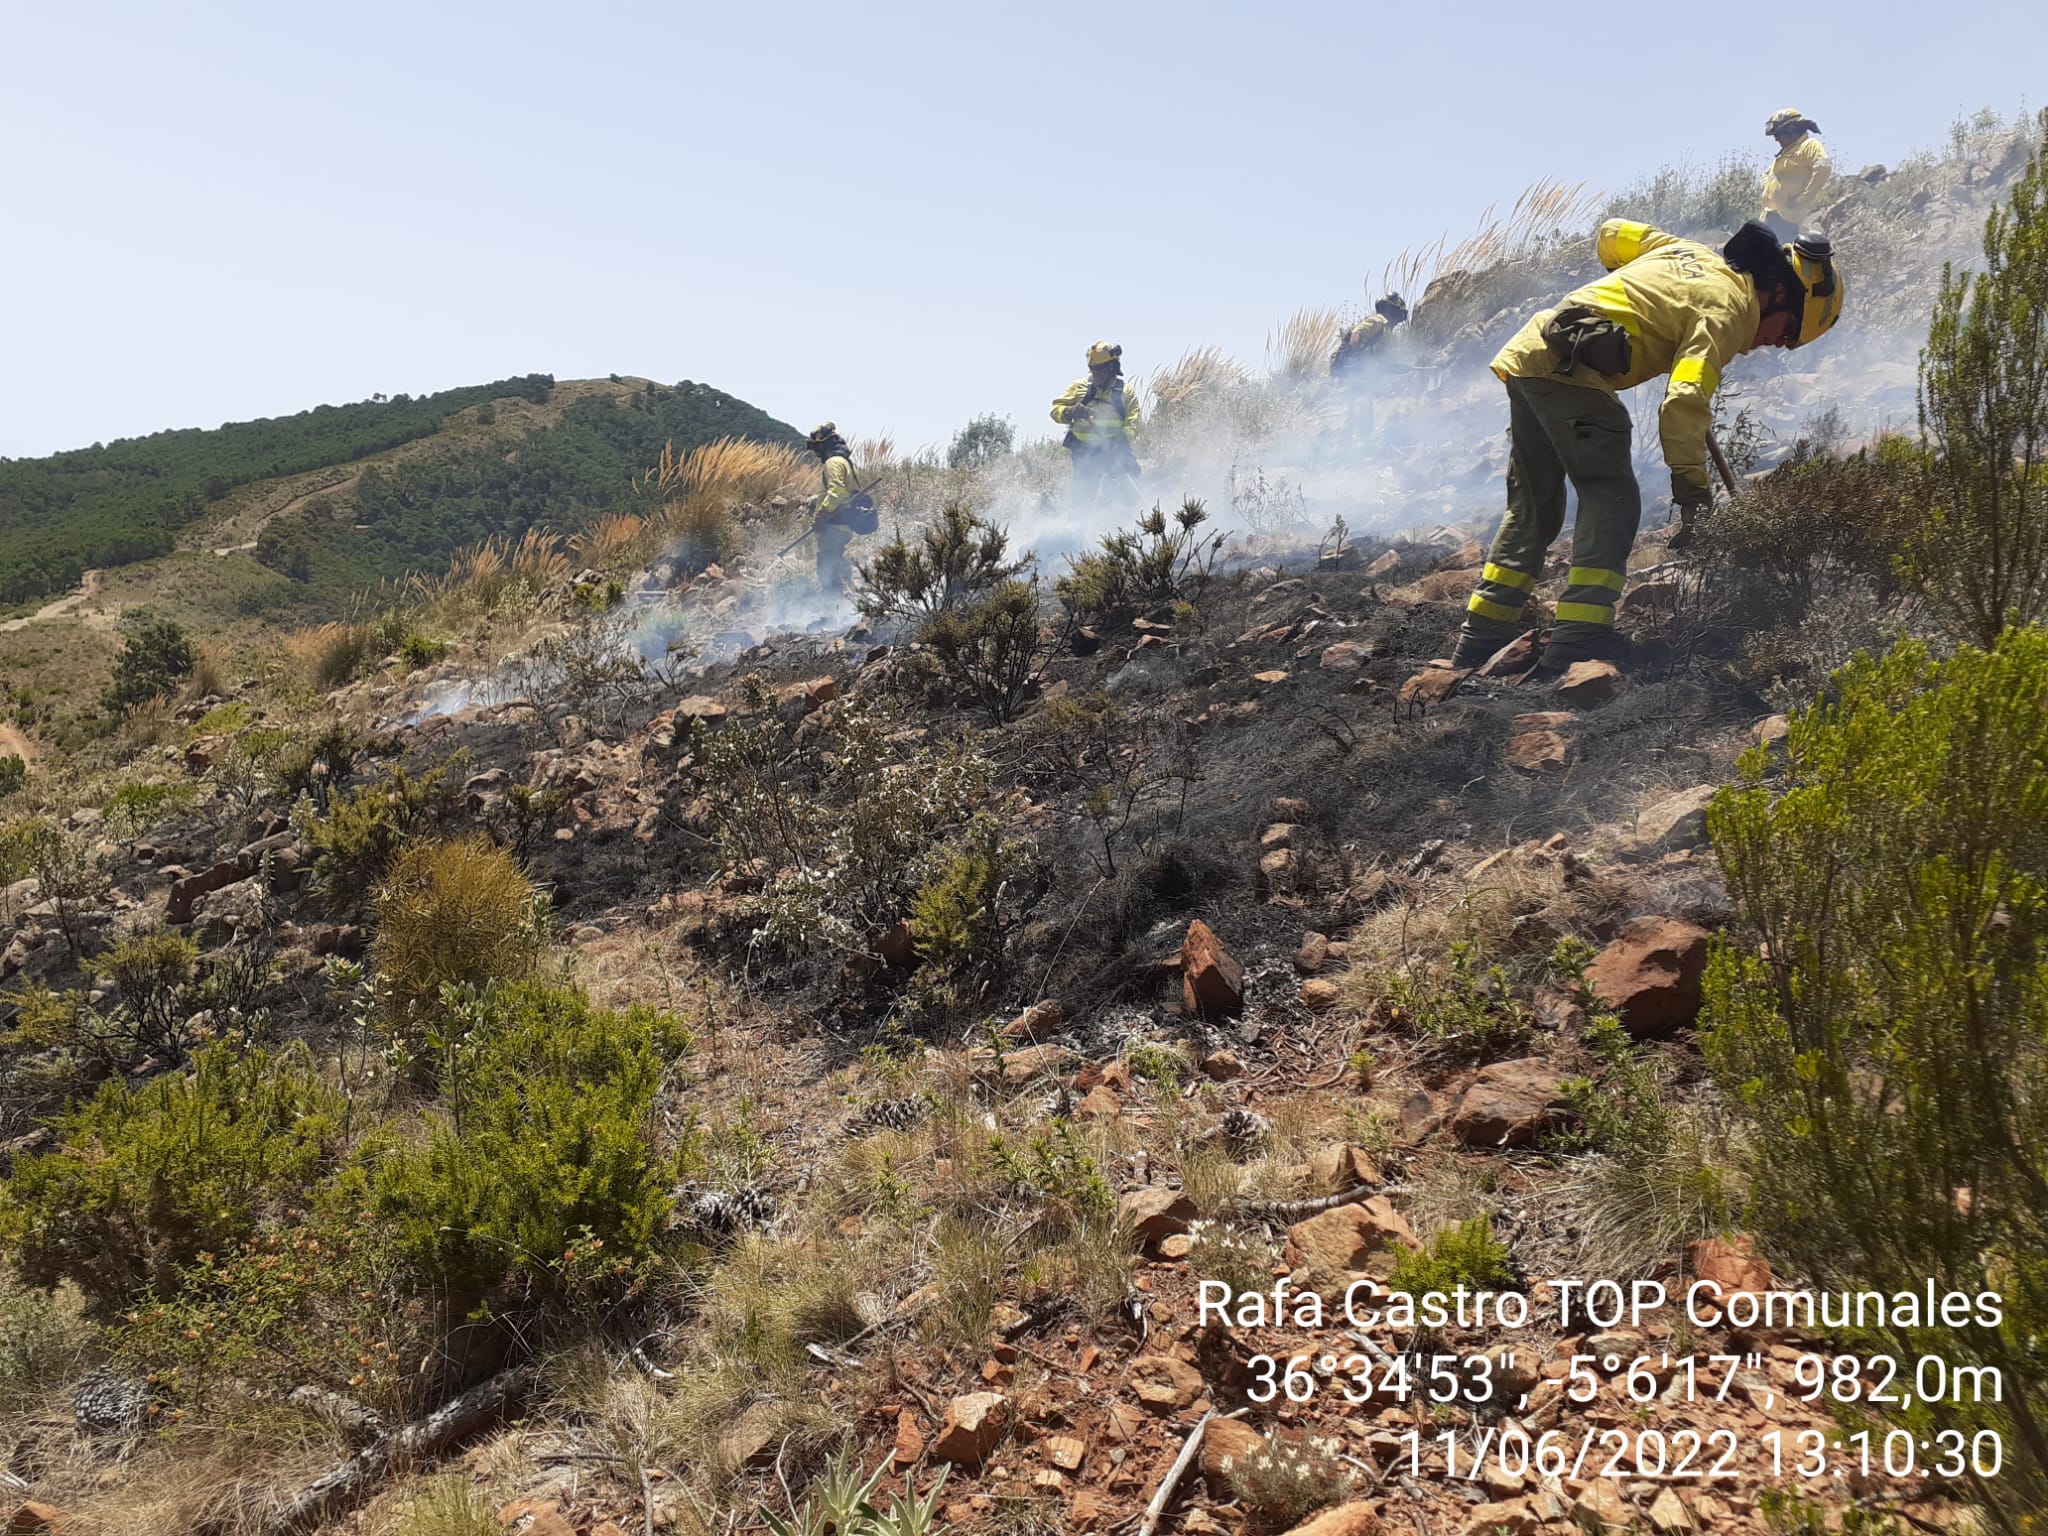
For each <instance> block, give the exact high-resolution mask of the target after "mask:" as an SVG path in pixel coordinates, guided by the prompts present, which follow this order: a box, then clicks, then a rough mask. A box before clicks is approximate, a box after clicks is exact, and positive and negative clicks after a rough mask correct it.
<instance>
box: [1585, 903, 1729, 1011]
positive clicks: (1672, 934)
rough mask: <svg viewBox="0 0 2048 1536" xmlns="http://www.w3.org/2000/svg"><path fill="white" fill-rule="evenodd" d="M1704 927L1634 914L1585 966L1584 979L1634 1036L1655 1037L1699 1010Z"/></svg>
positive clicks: (1705, 948)
mask: <svg viewBox="0 0 2048 1536" xmlns="http://www.w3.org/2000/svg"><path fill="white" fill-rule="evenodd" d="M1707 939H1708V934H1707V930H1706V929H1704V928H1700V927H1696V926H1695V925H1693V924H1692V923H1687V922H1681V921H1679V920H1678V919H1677V918H1675V917H1639V918H1637V919H1635V921H1633V922H1631V923H1629V924H1627V925H1626V926H1625V927H1623V929H1622V930H1621V935H1620V937H1619V938H1617V939H1616V940H1615V941H1614V942H1613V943H1612V944H1610V945H1608V946H1607V947H1606V948H1605V949H1603V950H1602V951H1601V952H1600V954H1599V956H1598V958H1596V959H1595V960H1594V961H1593V963H1592V964H1591V965H1589V966H1587V967H1586V984H1587V985H1588V986H1589V987H1591V988H1592V991H1593V995H1594V996H1595V997H1597V998H1598V999H1599V1000H1600V1002H1601V1003H1602V1004H1603V1005H1604V1006H1606V1007H1608V1008H1611V1009H1612V1010H1614V1012H1615V1013H1616V1014H1618V1015H1620V1017H1621V1022H1622V1023H1623V1025H1625V1026H1626V1027H1627V1029H1628V1032H1629V1033H1630V1034H1632V1035H1634V1036H1636V1037H1637V1038H1638V1039H1661V1038H1663V1037H1664V1036H1666V1035H1669V1034H1671V1033H1672V1032H1673V1031H1675V1030H1680V1029H1683V1028H1684V1027H1685V1026H1686V1025H1688V1024H1690V1023H1691V1022H1692V1021H1693V1019H1694V1018H1695V1017H1696V1016H1697V1015H1698V1014H1699V1011H1700V977H1701V975H1702V974H1704V973H1705V971H1706V968H1707Z"/></svg>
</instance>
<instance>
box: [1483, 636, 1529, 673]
mask: <svg viewBox="0 0 2048 1536" xmlns="http://www.w3.org/2000/svg"><path fill="white" fill-rule="evenodd" d="M1537 654H1538V646H1537V644H1536V631H1535V630H1533V629H1532V630H1530V631H1529V632H1528V633H1527V634H1522V635H1517V636H1515V638H1514V639H1512V640H1510V641H1509V642H1508V643H1507V644H1506V645H1504V646H1502V647H1501V648H1500V649H1499V650H1497V651H1495V652H1494V653H1493V654H1492V655H1491V656H1489V657H1487V658H1486V660H1485V661H1484V662H1483V663H1481V664H1480V668H1479V675H1480V676H1481V677H1513V676H1515V675H1517V674H1518V673H1522V672H1526V671H1528V670H1529V669H1530V668H1531V667H1533V666H1535V665H1536V657H1537Z"/></svg>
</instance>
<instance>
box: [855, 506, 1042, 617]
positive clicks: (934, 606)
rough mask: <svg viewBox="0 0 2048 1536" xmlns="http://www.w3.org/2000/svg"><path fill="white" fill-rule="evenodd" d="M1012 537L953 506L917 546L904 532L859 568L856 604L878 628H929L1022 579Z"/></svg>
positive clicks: (925, 530)
mask: <svg viewBox="0 0 2048 1536" xmlns="http://www.w3.org/2000/svg"><path fill="white" fill-rule="evenodd" d="M1009 545H1010V535H1009V532H1008V530H1007V529H1005V528H1003V527H1002V526H1001V525H1000V524H998V523H993V522H990V521H989V520H988V519H987V518H985V517H983V516H981V515H980V514H979V513H976V512H971V511H969V510H968V509H967V508H966V507H963V506H959V505H956V504H951V503H949V504H948V505H947V506H946V507H945V508H943V509H942V510H941V511H940V513H939V515H938V517H937V519H936V520H935V521H933V522H931V523H929V524H927V525H926V526H925V527H924V528H923V529H922V530H921V531H920V532H919V534H918V537H917V541H916V542H915V543H912V542H911V541H910V540H908V539H906V538H904V536H903V534H902V532H901V531H900V530H899V531H898V532H897V533H896V534H895V535H894V536H893V537H891V538H890V540H889V542H888V543H886V544H884V545H883V546H882V547H881V548H880V549H878V550H876V551H875V555H874V558H873V559H872V560H869V561H868V562H866V563H865V564H863V565H861V566H859V567H857V571H856V581H855V602H856V604H857V605H858V606H859V608H860V611H861V613H862V614H863V615H864V616H865V617H867V618H869V619H872V620H874V621H875V622H877V623H885V622H890V621H895V620H903V619H912V620H916V621H917V622H919V623H920V624H922V623H926V622H929V621H930V620H932V619H934V618H936V617H937V616H938V615H940V614H942V613H944V612H945V611H946V610H947V609H949V608H955V607H959V606H960V605H962V604H964V603H969V602H973V601H975V600H976V599H978V598H982V597H985V596H987V595H988V594H989V593H991V592H993V591H995V590H996V589H997V588H998V587H1000V586H1001V585H1002V584H1003V583H1004V582H1007V581H1009V580H1011V579H1012V578H1013V577H1015V576H1017V575H1018V574H1019V573H1021V572H1022V571H1023V570H1024V568H1025V566H1026V565H1027V564H1028V563H1029V562H1028V561H1025V560H1013V559H1011V558H1009Z"/></svg>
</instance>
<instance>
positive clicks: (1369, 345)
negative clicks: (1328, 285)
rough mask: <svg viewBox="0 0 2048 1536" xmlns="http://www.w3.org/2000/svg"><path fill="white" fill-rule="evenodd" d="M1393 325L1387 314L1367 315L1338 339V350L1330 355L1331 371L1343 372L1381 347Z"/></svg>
mask: <svg viewBox="0 0 2048 1536" xmlns="http://www.w3.org/2000/svg"><path fill="white" fill-rule="evenodd" d="M1392 329H1393V327H1392V326H1391V325H1389V324H1388V323H1387V317H1386V316H1385V315H1367V316H1366V317H1365V318H1364V319H1363V320H1361V321H1359V322H1358V324H1356V325H1354V326H1352V327H1351V329H1350V330H1348V331H1346V332H1345V333H1344V334H1343V336H1342V337H1340V338H1339V339H1338V342H1337V350H1336V351H1335V352H1334V353H1333V354H1331V357H1330V371H1331V372H1332V373H1341V372H1342V371H1343V370H1344V369H1346V368H1348V367H1349V366H1350V365H1351V364H1353V363H1355V362H1358V361H1360V360H1362V359H1363V358H1365V357H1366V356H1368V355H1369V354H1371V353H1372V352H1375V351H1377V350H1378V349H1379V346H1380V343H1382V342H1383V341H1385V340H1386V339H1387V333H1388V332H1389V331H1391V330H1392Z"/></svg>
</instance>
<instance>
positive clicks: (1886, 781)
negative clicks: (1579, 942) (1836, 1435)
mask: <svg viewBox="0 0 2048 1536" xmlns="http://www.w3.org/2000/svg"><path fill="white" fill-rule="evenodd" d="M1708 824H1709V829H1710V831H1711V833H1712V837H1713V842H1714V847H1715V851H1716V852H1717V854H1718V855H1719V856H1720V860H1721V864H1722V867H1723V869H1724V871H1725V873H1726V876H1727V881H1728V890H1729V893H1730V895H1731V896H1732V897H1733V898H1734V900H1735V902H1736V903H1737V906H1738V908H1739V911H1740V919H1741V926H1740V928H1739V929H1738V930H1737V931H1736V933H1735V934H1733V935H1731V937H1730V939H1729V941H1728V942H1725V943H1723V944H1721V945H1720V946H1719V947H1718V948H1717V950H1716V952H1715V954H1714V955H1713V957H1712V960H1711V961H1710V963H1709V967H1708V971H1707V976H1706V999H1707V1006H1706V1013H1705V1016H1704V1021H1705V1027H1704V1030H1703V1033H1702V1043H1703V1046H1704V1048H1705V1051H1706V1054H1707V1059H1708V1062H1709V1064H1710V1065H1711V1066H1712V1068H1713V1070H1714V1072H1715V1075H1716V1077H1717V1078H1718V1080H1719V1081H1720V1083H1721V1085H1722V1087H1723V1089H1724V1091H1725V1092H1726V1093H1727V1095H1728V1097H1729V1099H1730V1101H1731V1103H1732V1105H1733V1107H1734V1111H1735V1113H1736V1114H1737V1115H1738V1116H1739V1117H1740V1118H1741V1119H1742V1121H1743V1122H1745V1124H1746V1126H1747V1128H1748V1129H1749V1131H1750V1133H1751V1134H1750V1135H1749V1136H1748V1138H1747V1142H1746V1145H1747V1148H1748V1155H1749V1159H1750V1164H1751V1170H1750V1171H1751V1173H1752V1175H1753V1177H1752V1183H1751V1188H1752V1191H1753V1196H1752V1205H1753V1211H1754V1217H1755V1219H1756V1221H1757V1222H1758V1224H1759V1225H1760V1226H1761V1227H1762V1229H1763V1231H1764V1232H1765V1234H1766V1235H1767V1236H1768V1238H1769V1239H1770V1241H1772V1242H1773V1243H1774V1244H1775V1245H1776V1246H1777V1251H1778V1252H1780V1253H1781V1254H1782V1255H1783V1256H1784V1257H1785V1258H1786V1259H1788V1260H1789V1261H1790V1262H1791V1264H1792V1265H1793V1266H1795V1269H1796V1272H1797V1273H1800V1274H1804V1275H1810V1276H1812V1277H1813V1280H1814V1281H1815V1282H1816V1283H1817V1284H1819V1285H1821V1286H1824V1287H1827V1288H1840V1289H1852V1290H1853V1289H1865V1288H1869V1289H1875V1290H1881V1291H1885V1292H1894V1291H1901V1290H1911V1291H1916V1292H1917V1291H1918V1290H1919V1289H1920V1288H1921V1287H1923V1286H1924V1285H1926V1284H1927V1283H1929V1281H1930V1280H1931V1281H1932V1283H1933V1285H1934V1286H1935V1288H1936V1290H1938V1291H1958V1292H1962V1293H1965V1294H1969V1295H1975V1294H1977V1293H1978V1292H1980V1291H1986V1290H1992V1291H1997V1292H1999V1293H2001V1294H2002V1295H2003V1297H2004V1308H2005V1320H2004V1322H2003V1323H2002V1324H2000V1325H1996V1326H1992V1325H1987V1324H1986V1323H1984V1322H1983V1321H1981V1320H1979V1321H1973V1322H1969V1323H1966V1324H1964V1325H1962V1326H1959V1327H1939V1328H1927V1327H1907V1326H1904V1325H1897V1326H1893V1327H1890V1328H1888V1329H1882V1330H1878V1333H1879V1334H1880V1335H1881V1336H1882V1338H1881V1343H1882V1347H1883V1348H1885V1349H1888V1350H1890V1351H1892V1352H1895V1353H1902V1354H1904V1355H1906V1356H1908V1357H1911V1356H1915V1355H1920V1354H1940V1355H1942V1356H1944V1357H1945V1358H1946V1359H1947V1360H1949V1361H1950V1362H1951V1364H1952V1368H1953V1367H1954V1366H1960V1365H1964V1364H1970V1365H1987V1366H1993V1367H1996V1368H1997V1369H1998V1370H2000V1371H2001V1372H2002V1373H2003V1377H2004V1391H2003V1394H2002V1399H2003V1400H2002V1402H1998V1403H1984V1404H1974V1403H1970V1404H1966V1403H1956V1402H1929V1403H1923V1404H1921V1405H1920V1407H1918V1408H1917V1409H1915V1410H1914V1412H1915V1414H1917V1415H1924V1416H1925V1417H1924V1418H1922V1419H1920V1420H1919V1422H1921V1423H1925V1424H1928V1425H1929V1426H1930V1427H1938V1428H1941V1429H1955V1430H1960V1431H1974V1430H1976V1429H1978V1428H1983V1427H1995V1428H1998V1429H2000V1430H2002V1431H2003V1433H2004V1439H2005V1445H2006V1463H2005V1472H2004V1474H2003V1475H2002V1476H2001V1477H1999V1478H1997V1479H1995V1480H1992V1481H1987V1482H1985V1483H1983V1484H1982V1485H1980V1487H1979V1489H1978V1492H1979V1494H1980V1495H1981V1496H1982V1497H1983V1498H1984V1499H1985V1500H1986V1502H1987V1504H1988V1506H1989V1512H1990V1513H1991V1514H1992V1516H1993V1517H1994V1518H1995V1519H1996V1520H1997V1521H1999V1522H2000V1528H2001V1529H2006V1530H2014V1529H2019V1528H2021V1527H2020V1526H2019V1525H2018V1524H2016V1523H2014V1522H2015V1519H2016V1517H2017V1513H2018V1512H2019V1511H2021V1510H2026V1509H2032V1510H2039V1509H2040V1508H2041V1507H2043V1505H2044V1503H2048V1421H2044V1419H2043V1417H2042V1414H2041V1408H2040V1405H2041V1404H2042V1403H2043V1402H2044V1401H2048V1393H2044V1390H2043V1389H2044V1385H2048V1363H2044V1360H2043V1357H2042V1355H2041V1353H2040V1349H2039V1340H2040V1337H2041V1334H2042V1330H2043V1327H2044V1324H2048V1200H2044V1199H2043V1191H2044V1190H2048V1096H2044V1094H2043V1093H2042V1091H2041V1087H2042V1084H2043V1083H2044V1081H2048V969H2044V968H2043V966H2042V963H2041V955H2042V952H2043V950H2042V946H2043V944H2044V942H2048V632H2044V631H2042V630H2040V629H2037V628H2028V629H2010V630H2007V631H2006V632H2005V633H2004V634H2003V635H2001V636H2000V637H1999V639H1998V642H1997V644H1996V645H1994V646H1993V647H1992V648H1990V649H1989V650H1979V649H1976V648H1974V647H1965V648H1963V649H1962V650H1960V651H1958V652H1957V653H1956V654H1955V655H1954V656H1953V657H1951V658H1949V659H1947V660H1942V661H1937V660H1935V659H1933V658H1932V657H1931V656H1930V654H1929V653H1928V651H1927V650H1926V649H1925V648H1924V647H1923V646H1921V645H1920V644H1918V643H1915V642H1902V643H1900V644H1899V645H1898V646H1897V647H1895V648H1894V649H1893V650H1892V651H1891V652H1890V653H1889V654H1888V655H1885V656H1882V657H1877V658H1871V657H1864V658H1860V659H1859V660H1857V661H1855V662H1854V663H1852V664H1851V665H1850V666H1848V667H1846V668H1845V669H1843V671H1842V672H1841V673H1840V674H1838V675H1837V677H1836V678H1835V680H1834V682H1833V685H1832V688H1831V690H1830V697H1829V698H1827V699H1826V700H1824V701H1823V702H1822V703H1820V704H1818V705H1816V706H1815V707H1814V708H1812V709H1810V710H1808V711H1806V712H1804V713H1802V714H1801V715H1799V716H1797V717H1796V718H1795V719H1794V721H1793V724H1792V729H1791V734H1790V736H1789V737H1788V739H1787V741H1786V742H1785V746H1784V752H1783V756H1782V759H1778V760H1774V759H1773V758H1772V757H1771V756H1769V755H1767V753H1766V752H1765V750H1764V749H1761V748H1758V749H1755V750H1753V751H1751V752H1750V753H1749V754H1748V755H1747V756H1746V757H1745V758H1744V760H1743V763H1742V778H1741V781H1740V782H1739V783H1737V784H1735V785H1732V786H1730V787H1729V788H1727V789H1724V790H1723V791H1722V792H1721V794H1720V795H1719V796H1718V797H1717V799H1716V800H1715V802H1714V804H1713V807H1712V809H1711V810H1710V812H1709V823H1708ZM1871 1347H1873V1348H1874V1347H1879V1341H1878V1340H1873V1341H1871Z"/></svg>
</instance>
